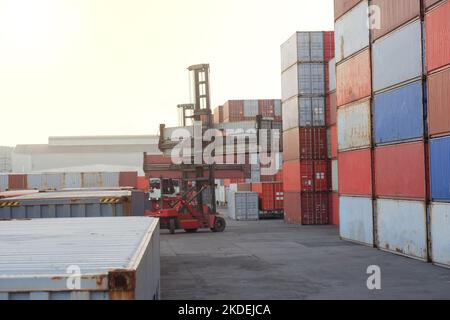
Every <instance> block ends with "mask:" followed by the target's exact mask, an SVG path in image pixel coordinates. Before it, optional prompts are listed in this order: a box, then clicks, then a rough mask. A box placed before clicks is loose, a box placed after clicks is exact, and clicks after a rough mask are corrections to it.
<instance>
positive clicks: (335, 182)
mask: <svg viewBox="0 0 450 320" xmlns="http://www.w3.org/2000/svg"><path fill="white" fill-rule="evenodd" d="M338 168H339V166H338V161H337V160H331V184H332V186H331V189H332V191H333V192H339V169H338Z"/></svg>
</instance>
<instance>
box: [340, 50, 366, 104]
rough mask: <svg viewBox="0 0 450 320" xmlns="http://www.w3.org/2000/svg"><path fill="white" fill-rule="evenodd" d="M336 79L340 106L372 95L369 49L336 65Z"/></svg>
mask: <svg viewBox="0 0 450 320" xmlns="http://www.w3.org/2000/svg"><path fill="white" fill-rule="evenodd" d="M336 79H337V85H336V94H337V106H338V107H340V106H343V105H346V104H349V103H351V102H354V101H358V100H361V99H363V98H366V97H370V95H371V94H372V75H371V68H370V51H369V49H367V50H364V51H363V52H361V53H359V54H358V55H357V56H354V57H352V58H350V59H349V60H347V61H345V62H343V63H341V64H338V65H337V66H336Z"/></svg>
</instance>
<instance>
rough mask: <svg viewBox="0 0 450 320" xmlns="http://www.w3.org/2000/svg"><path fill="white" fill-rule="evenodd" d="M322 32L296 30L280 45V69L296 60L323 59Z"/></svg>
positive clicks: (318, 60)
mask: <svg viewBox="0 0 450 320" xmlns="http://www.w3.org/2000/svg"><path fill="white" fill-rule="evenodd" d="M323 44H324V40H323V33H322V32H296V33H295V34H294V35H293V36H292V37H291V38H289V40H288V41H286V42H285V43H283V44H282V45H281V71H285V70H286V69H288V68H289V67H292V66H293V65H294V64H296V63H297V62H321V61H324V48H323Z"/></svg>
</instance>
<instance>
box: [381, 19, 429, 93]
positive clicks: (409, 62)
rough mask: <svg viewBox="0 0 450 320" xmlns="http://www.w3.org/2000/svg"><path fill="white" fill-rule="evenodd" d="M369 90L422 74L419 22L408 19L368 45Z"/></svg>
mask: <svg viewBox="0 0 450 320" xmlns="http://www.w3.org/2000/svg"><path fill="white" fill-rule="evenodd" d="M372 55H373V57H372V59H373V68H372V72H373V91H374V92H378V91H380V90H383V89H386V88H389V87H391V86H394V85H398V84H401V83H405V82H406V81H409V80H412V79H416V78H420V77H421V76H422V73H423V72H422V68H423V66H422V23H421V21H420V20H417V21H415V22H412V23H410V24H408V25H406V26H404V27H402V28H401V29H398V30H396V31H395V32H393V33H391V34H389V35H387V36H386V37H384V38H382V39H380V40H378V41H376V42H375V43H374V44H373V48H372Z"/></svg>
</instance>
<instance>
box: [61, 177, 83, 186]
mask: <svg viewBox="0 0 450 320" xmlns="http://www.w3.org/2000/svg"><path fill="white" fill-rule="evenodd" d="M63 179H64V182H63V184H64V186H65V187H66V188H68V189H80V188H81V186H82V182H81V173H65V174H64V176H63Z"/></svg>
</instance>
